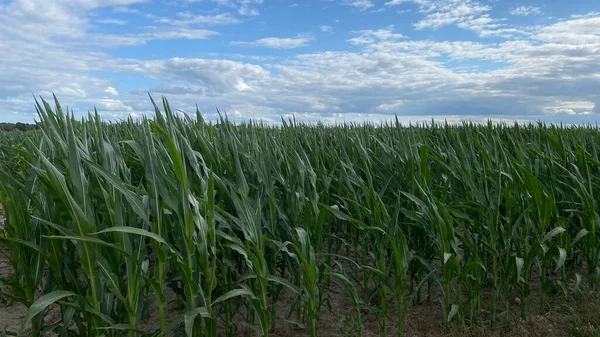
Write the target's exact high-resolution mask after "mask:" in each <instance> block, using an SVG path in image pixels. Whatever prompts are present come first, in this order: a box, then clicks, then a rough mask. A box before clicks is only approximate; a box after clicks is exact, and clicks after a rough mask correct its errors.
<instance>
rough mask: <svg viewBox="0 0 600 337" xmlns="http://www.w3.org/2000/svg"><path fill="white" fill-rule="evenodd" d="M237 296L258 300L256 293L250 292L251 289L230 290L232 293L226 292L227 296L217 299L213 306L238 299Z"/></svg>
mask: <svg viewBox="0 0 600 337" xmlns="http://www.w3.org/2000/svg"><path fill="white" fill-rule="evenodd" d="M237 296H248V297H250V298H251V299H256V296H255V295H254V293H253V292H252V291H250V289H245V288H238V289H233V290H230V291H228V292H226V293H225V294H223V295H221V296H219V298H217V299H216V300H215V301H214V302H213V303H212V304H213V305H215V304H217V303H221V302H224V301H227V300H228V299H230V298H233V297H237Z"/></svg>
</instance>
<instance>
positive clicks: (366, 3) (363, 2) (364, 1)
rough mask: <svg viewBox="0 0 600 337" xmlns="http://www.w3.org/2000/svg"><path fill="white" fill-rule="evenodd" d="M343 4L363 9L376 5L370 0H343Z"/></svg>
mask: <svg viewBox="0 0 600 337" xmlns="http://www.w3.org/2000/svg"><path fill="white" fill-rule="evenodd" d="M342 4H344V5H346V6H352V7H356V8H358V9H360V10H361V11H364V10H367V9H369V8H371V7H374V6H375V5H374V4H373V2H372V1H370V0H343V2H342Z"/></svg>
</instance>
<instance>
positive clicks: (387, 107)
mask: <svg viewBox="0 0 600 337" xmlns="http://www.w3.org/2000/svg"><path fill="white" fill-rule="evenodd" d="M403 105H404V102H402V101H394V102H392V103H385V104H381V105H379V106H377V110H378V111H381V112H388V113H390V112H391V113H397V112H399V110H400V109H401V108H402V106H403Z"/></svg>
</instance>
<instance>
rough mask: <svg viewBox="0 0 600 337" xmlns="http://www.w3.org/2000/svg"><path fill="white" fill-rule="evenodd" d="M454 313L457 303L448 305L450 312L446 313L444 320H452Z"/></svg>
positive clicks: (456, 311)
mask: <svg viewBox="0 0 600 337" xmlns="http://www.w3.org/2000/svg"><path fill="white" fill-rule="evenodd" d="M456 314H458V304H452V307H450V313H449V314H448V317H447V318H446V322H448V323H449V322H450V321H452V318H454V316H456Z"/></svg>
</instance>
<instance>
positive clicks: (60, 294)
mask: <svg viewBox="0 0 600 337" xmlns="http://www.w3.org/2000/svg"><path fill="white" fill-rule="evenodd" d="M69 296H76V294H75V293H73V292H70V291H66V290H55V291H53V292H51V293H49V294H46V295H44V296H42V297H40V298H38V299H37V301H35V302H34V303H33V304H32V305H31V306H30V307H29V309H27V312H26V313H25V318H24V319H23V324H21V330H23V328H24V327H25V325H26V324H28V323H29V322H31V320H32V319H33V318H34V317H35V316H36V315H38V314H39V313H41V312H42V311H44V310H46V308H48V307H49V306H50V305H52V304H53V303H54V302H56V301H59V300H61V299H63V298H65V297H69Z"/></svg>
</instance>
